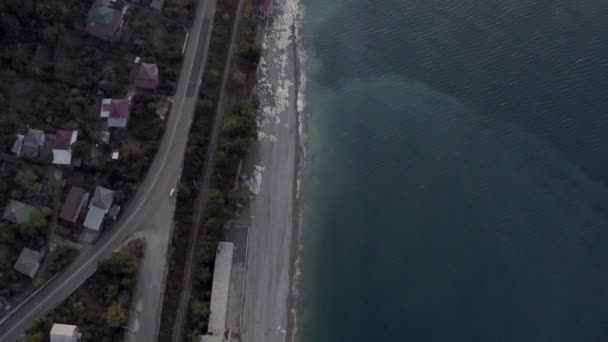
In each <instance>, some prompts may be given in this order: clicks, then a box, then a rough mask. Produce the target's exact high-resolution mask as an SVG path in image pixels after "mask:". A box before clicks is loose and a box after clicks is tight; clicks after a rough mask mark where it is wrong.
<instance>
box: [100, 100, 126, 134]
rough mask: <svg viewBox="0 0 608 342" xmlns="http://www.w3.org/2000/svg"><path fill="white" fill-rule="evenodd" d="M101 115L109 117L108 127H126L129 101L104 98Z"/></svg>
mask: <svg viewBox="0 0 608 342" xmlns="http://www.w3.org/2000/svg"><path fill="white" fill-rule="evenodd" d="M99 116H100V117H101V118H107V119H108V127H120V128H126V127H127V120H128V119H129V101H128V100H125V99H103V100H102V101H101V110H100V111H99Z"/></svg>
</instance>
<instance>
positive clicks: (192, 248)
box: [171, 0, 244, 342]
mask: <svg viewBox="0 0 608 342" xmlns="http://www.w3.org/2000/svg"><path fill="white" fill-rule="evenodd" d="M243 7H244V0H239V3H238V5H237V10H236V17H235V19H234V24H233V26H232V34H231V35H230V45H229V48H228V55H227V56H226V61H225V62H224V73H223V75H222V83H221V85H220V93H219V95H218V100H217V103H218V106H217V108H216V110H215V115H214V119H213V128H212V130H211V138H210V139H209V147H208V148H207V157H206V158H205V160H206V163H205V169H204V170H203V175H202V179H201V182H200V184H201V187H200V191H199V193H198V196H197V198H196V201H195V204H194V210H193V216H194V219H193V220H192V221H193V222H192V234H191V237H190V245H189V246H188V247H189V250H188V256H187V259H186V267H185V269H184V281H183V284H184V287H183V289H182V292H181V293H180V298H179V305H178V308H177V312H176V313H175V322H174V324H173V334H172V335H171V341H172V342H180V341H183V339H184V337H183V336H184V328H185V322H186V319H187V318H188V308H189V303H190V297H191V296H190V294H191V291H192V273H193V272H194V266H195V258H196V247H197V241H198V239H197V237H198V236H199V228H200V226H201V219H202V217H203V216H202V215H203V214H204V213H205V207H206V203H207V196H208V192H209V183H210V181H211V174H212V173H213V169H214V163H213V161H214V159H215V149H216V145H217V142H218V136H219V128H220V127H221V122H222V117H223V115H224V94H225V91H226V86H227V83H228V77H229V75H230V64H231V60H232V55H233V54H234V49H235V44H236V38H237V34H238V28H239V22H240V20H241V17H242V15H243Z"/></svg>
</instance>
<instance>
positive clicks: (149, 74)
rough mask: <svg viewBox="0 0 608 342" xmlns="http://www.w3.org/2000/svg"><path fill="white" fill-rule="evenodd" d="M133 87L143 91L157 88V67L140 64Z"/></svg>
mask: <svg viewBox="0 0 608 342" xmlns="http://www.w3.org/2000/svg"><path fill="white" fill-rule="evenodd" d="M135 86H136V87H138V88H144V89H151V90H153V89H156V87H157V86H158V66H157V65H156V64H148V63H141V65H140V66H139V71H138V72H137V78H136V79H135Z"/></svg>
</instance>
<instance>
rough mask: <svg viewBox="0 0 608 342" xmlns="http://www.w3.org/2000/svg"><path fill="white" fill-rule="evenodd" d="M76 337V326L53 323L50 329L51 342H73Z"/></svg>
mask: <svg viewBox="0 0 608 342" xmlns="http://www.w3.org/2000/svg"><path fill="white" fill-rule="evenodd" d="M78 335H79V333H78V327H77V326H75V325H69V324H60V323H55V324H53V328H52V329H51V342H75V341H77V339H78Z"/></svg>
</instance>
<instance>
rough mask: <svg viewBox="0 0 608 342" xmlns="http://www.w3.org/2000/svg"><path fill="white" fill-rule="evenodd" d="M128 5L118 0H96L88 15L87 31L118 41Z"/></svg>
mask: <svg viewBox="0 0 608 342" xmlns="http://www.w3.org/2000/svg"><path fill="white" fill-rule="evenodd" d="M126 11H127V6H124V5H123V4H122V3H121V2H120V1H116V0H95V2H93V4H92V5H91V8H90V9H89V13H88V15H87V32H88V33H89V34H91V35H93V36H95V37H98V38H101V39H105V40H109V41H116V40H118V38H119V37H120V32H121V30H122V27H123V24H124V15H125V13H126Z"/></svg>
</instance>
